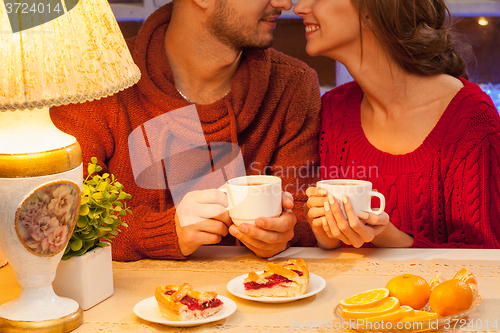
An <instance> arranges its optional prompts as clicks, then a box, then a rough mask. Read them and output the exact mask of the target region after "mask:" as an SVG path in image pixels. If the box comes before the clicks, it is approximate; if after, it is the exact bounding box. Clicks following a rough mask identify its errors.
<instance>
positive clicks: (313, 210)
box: [304, 187, 340, 249]
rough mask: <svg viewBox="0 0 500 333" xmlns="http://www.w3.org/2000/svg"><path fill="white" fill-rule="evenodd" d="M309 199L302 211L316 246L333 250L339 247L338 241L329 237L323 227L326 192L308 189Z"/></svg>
mask: <svg viewBox="0 0 500 333" xmlns="http://www.w3.org/2000/svg"><path fill="white" fill-rule="evenodd" d="M306 194H307V196H308V197H309V199H307V202H306V203H305V204H304V211H305V212H306V220H307V223H309V225H310V226H311V229H312V231H313V233H314V236H315V237H316V240H317V242H318V246H319V247H321V248H323V249H333V248H336V247H338V246H339V245H340V241H339V240H338V239H335V238H332V237H330V236H329V235H328V234H327V233H326V232H325V228H324V227H323V225H324V224H326V223H327V222H326V218H325V205H324V204H325V203H328V199H327V197H326V191H325V190H324V189H322V188H319V187H309V188H308V189H307V190H306Z"/></svg>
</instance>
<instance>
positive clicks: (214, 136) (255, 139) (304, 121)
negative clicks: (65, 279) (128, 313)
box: [51, 4, 321, 261]
mask: <svg viewBox="0 0 500 333" xmlns="http://www.w3.org/2000/svg"><path fill="white" fill-rule="evenodd" d="M171 10H172V7H171V4H167V5H165V6H163V7H162V8H160V9H158V10H157V11H156V12H155V13H153V14H152V15H151V16H150V17H149V18H148V19H147V20H146V22H145V23H144V25H143V27H142V28H141V30H140V31H139V34H138V35H137V37H135V38H133V39H132V40H129V41H128V44H129V48H130V51H131V54H132V57H133V58H134V61H135V62H136V64H137V65H138V66H139V68H140V69H141V73H142V77H141V80H140V81H139V82H138V83H137V84H136V85H134V86H133V87H131V88H129V89H126V90H124V91H122V92H120V93H118V94H115V95H113V96H110V97H107V98H104V99H101V100H98V101H93V102H87V103H83V104H77V105H69V106H65V107H59V108H53V109H51V117H52V119H53V121H54V123H55V124H56V126H57V127H59V128H60V129H62V130H63V131H65V132H67V133H69V134H72V135H74V136H75V137H76V138H77V140H78V141H79V143H80V145H81V146H82V150H83V157H84V163H85V164H84V165H85V166H86V163H87V162H88V161H89V160H90V158H91V157H93V156H95V157H97V158H98V160H99V164H100V165H102V166H103V167H104V170H103V172H108V173H112V174H114V175H115V176H116V178H117V179H118V180H119V181H120V182H121V183H122V184H124V186H125V188H124V190H125V191H126V192H128V193H130V194H131V195H132V200H131V202H130V204H131V207H132V210H133V215H132V216H130V217H127V218H126V222H127V224H128V225H129V227H128V228H124V229H123V231H122V232H121V233H119V235H118V237H117V238H116V239H115V240H114V242H113V246H112V249H113V259H114V260H120V261H130V260H138V259H141V258H145V257H150V258H163V259H182V258H184V256H183V255H182V253H181V252H180V249H179V245H178V240H177V235H176V229H175V222H174V216H175V206H174V202H173V200H172V197H171V195H170V192H169V191H168V190H155V189H145V188H141V187H139V186H138V185H137V184H136V183H135V181H134V177H133V175H132V166H131V161H130V156H129V146H128V138H129V135H130V133H131V132H132V131H133V130H134V129H136V128H138V127H140V126H141V125H142V124H144V123H145V122H147V121H148V120H150V119H153V118H155V117H157V116H160V115H162V114H164V113H166V112H169V111H172V110H175V109H178V108H181V107H185V106H187V105H188V104H190V103H188V102H186V100H184V99H183V98H182V97H181V96H180V95H179V93H178V92H177V90H176V88H175V84H174V77H173V74H172V70H171V68H170V65H169V62H168V59H167V56H166V53H165V43H164V36H165V31H166V29H167V26H168V22H169V20H170V15H171ZM320 107H321V101H320V93H319V86H318V80H317V76H316V73H315V72H314V71H313V70H312V69H311V68H309V67H308V66H306V65H305V64H304V63H302V62H300V61H299V60H296V59H293V58H291V57H288V56H286V55H284V54H282V53H280V52H278V51H276V50H273V49H268V50H246V51H244V53H243V55H242V59H241V64H240V66H239V68H238V70H237V72H236V74H235V76H234V78H233V80H232V86H231V92H230V93H229V95H227V96H226V97H225V98H223V99H221V100H219V101H216V102H214V103H212V104H209V105H196V108H197V111H198V116H199V119H200V122H201V124H202V128H203V132H204V134H205V139H206V142H233V143H237V144H238V145H239V147H240V149H241V152H242V155H243V159H244V162H245V167H246V169H247V174H260V173H264V172H267V173H269V170H271V172H272V171H274V173H275V174H276V175H277V176H280V177H281V178H282V180H283V186H284V189H286V190H288V191H289V192H291V193H292V194H293V195H294V212H295V213H296V215H297V219H298V222H297V225H296V227H295V236H294V238H293V239H292V241H291V242H290V243H289V245H299V246H311V245H314V244H315V243H316V241H315V238H314V235H313V234H312V232H311V231H310V228H309V226H308V224H307V222H305V216H304V213H303V209H302V206H303V204H304V202H305V201H306V200H307V197H306V195H305V189H306V188H307V186H309V185H312V184H314V183H315V181H316V180H317V179H315V178H314V175H313V174H312V171H311V167H312V166H314V165H317V164H318V163H319V157H318V152H317V145H318V136H319V126H320ZM180 167H182V166H180ZM186 167H187V166H186ZM270 167H272V169H270ZM299 167H302V169H301V170H302V177H299V176H297V178H295V177H294V173H293V171H296V170H297V169H298V168H299ZM304 168H306V169H307V170H306V169H304ZM84 169H86V168H84ZM289 184H290V185H289ZM235 243H236V240H235V238H234V237H232V236H231V235H229V234H228V236H226V237H224V239H223V240H222V242H221V244H235Z"/></svg>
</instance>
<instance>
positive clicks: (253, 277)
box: [243, 259, 309, 297]
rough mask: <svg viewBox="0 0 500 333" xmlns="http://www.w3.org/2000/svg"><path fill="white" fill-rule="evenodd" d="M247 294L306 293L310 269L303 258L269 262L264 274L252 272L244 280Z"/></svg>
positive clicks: (289, 294)
mask: <svg viewBox="0 0 500 333" xmlns="http://www.w3.org/2000/svg"><path fill="white" fill-rule="evenodd" d="M243 284H244V286H245V294H246V295H248V296H252V297H262V296H267V297H295V296H300V295H304V294H305V293H306V290H307V286H308V284H309V270H308V268H307V263H306V262H305V261H304V260H303V259H290V260H288V261H283V262H281V263H278V264H275V263H271V262H270V263H268V264H267V265H266V269H265V271H264V272H263V273H262V274H257V273H255V272H250V273H249V274H248V277H247V278H246V279H245V280H244V281H243Z"/></svg>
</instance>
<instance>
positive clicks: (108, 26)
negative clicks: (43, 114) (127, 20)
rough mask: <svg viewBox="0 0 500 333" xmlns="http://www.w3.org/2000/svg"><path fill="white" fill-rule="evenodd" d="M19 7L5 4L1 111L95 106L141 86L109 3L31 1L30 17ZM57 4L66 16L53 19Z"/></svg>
mask: <svg viewBox="0 0 500 333" xmlns="http://www.w3.org/2000/svg"><path fill="white" fill-rule="evenodd" d="M13 2H14V1H12V0H0V55H1V56H0V73H1V74H0V111H7V110H23V109H33V108H42V107H50V106H58V105H66V104H70V103H78V102H84V101H91V100H94V99H100V98H102V97H105V96H108V95H111V94H113V93H116V92H118V91H120V90H123V89H125V88H128V87H130V86H131V85H133V84H135V83H136V82H137V81H139V78H140V71H139V68H138V67H137V66H136V65H135V64H134V62H133V60H132V57H131V55H130V52H129V50H128V48H127V45H126V43H125V40H124V38H123V35H122V33H121V31H120V29H119V27H118V24H117V23H116V20H115V17H114V15H113V13H112V11H111V8H110V6H109V4H108V2H107V1H106V0H80V1H78V0H71V1H70V0H65V1H61V0H43V1H38V2H34V1H28V2H29V3H30V5H29V6H30V7H29V8H28V11H29V10H30V9H32V8H34V9H35V11H31V12H29V16H27V15H25V14H21V12H22V9H23V8H22V7H21V8H17V9H16V6H12V5H13ZM65 2H66V3H65ZM49 3H50V4H52V8H49V6H48V4H49ZM32 4H34V5H35V7H31V6H32ZM55 4H60V7H58V9H60V10H61V9H64V14H62V13H63V12H61V14H60V16H58V17H55V18H52V17H49V16H48V15H49V14H48V11H49V10H52V11H54V10H55ZM75 4H76V5H75ZM36 6H37V7H36ZM9 8H10V9H9ZM67 8H70V10H69V11H67ZM15 10H18V11H19V14H18V15H17V17H16V16H15V15H14V16H13V15H12V13H13V11H15ZM42 10H43V11H44V12H43V13H42V12H41V11H42ZM8 13H10V15H9V14H8ZM55 15H59V14H55ZM16 20H17V21H16ZM40 22H41V24H39V23H40ZM43 22H46V23H43ZM36 24H38V25H36ZM30 26H33V27H30ZM13 31H18V32H13Z"/></svg>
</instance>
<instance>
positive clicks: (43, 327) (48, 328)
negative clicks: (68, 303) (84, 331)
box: [0, 307, 83, 333]
mask: <svg viewBox="0 0 500 333" xmlns="http://www.w3.org/2000/svg"><path fill="white" fill-rule="evenodd" d="M81 324H83V311H82V309H81V308H80V307H78V309H77V310H76V311H75V312H73V313H71V314H69V315H67V316H64V317H62V318H58V319H52V320H44V321H20V320H10V319H6V318H2V317H0V327H1V328H2V333H32V332H37V333H66V332H69V331H72V330H74V329H76V328H77V327H79V326H80V325H81Z"/></svg>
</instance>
